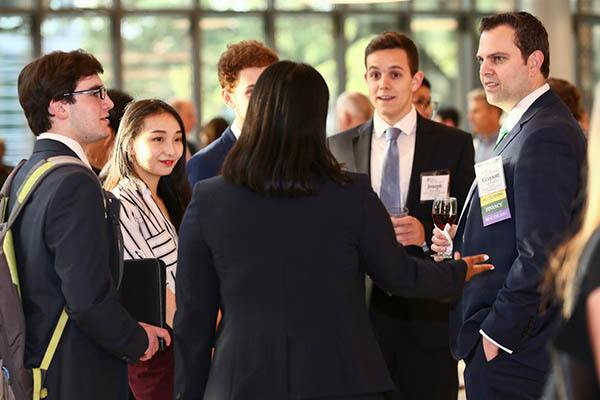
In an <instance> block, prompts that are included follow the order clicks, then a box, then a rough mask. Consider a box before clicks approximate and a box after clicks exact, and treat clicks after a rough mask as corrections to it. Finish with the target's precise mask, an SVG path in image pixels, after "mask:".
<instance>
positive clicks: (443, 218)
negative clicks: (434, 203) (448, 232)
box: [432, 211, 456, 231]
mask: <svg viewBox="0 0 600 400" xmlns="http://www.w3.org/2000/svg"><path fill="white" fill-rule="evenodd" d="M432 215H433V223H434V224H435V226H437V227H438V229H439V230H441V231H443V230H444V228H445V227H446V224H450V225H454V222H455V221H456V214H450V215H449V214H436V213H435V211H434V212H433V213H432Z"/></svg>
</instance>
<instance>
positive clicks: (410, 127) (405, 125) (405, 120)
mask: <svg viewBox="0 0 600 400" xmlns="http://www.w3.org/2000/svg"><path fill="white" fill-rule="evenodd" d="M410 107H411V108H410V111H409V112H408V113H407V114H406V115H405V116H404V117H402V119H401V120H400V121H398V122H396V123H395V124H394V127H395V128H398V129H400V130H401V131H402V133H403V134H404V135H407V136H410V135H412V134H413V133H414V132H415V127H416V125H417V110H415V106H413V105H411V106H410ZM389 127H390V125H389V124H388V123H387V122H385V121H384V120H383V118H381V117H380V116H379V114H378V112H377V111H375V114H374V115H373V130H374V134H375V136H376V137H377V138H381V137H382V136H383V133H384V132H385V130H386V129H387V128H389Z"/></svg>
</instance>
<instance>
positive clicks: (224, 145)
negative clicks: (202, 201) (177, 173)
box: [186, 126, 236, 189]
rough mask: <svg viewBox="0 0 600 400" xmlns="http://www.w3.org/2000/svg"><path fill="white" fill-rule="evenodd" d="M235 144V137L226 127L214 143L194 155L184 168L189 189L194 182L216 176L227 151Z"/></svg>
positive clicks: (192, 186)
mask: <svg viewBox="0 0 600 400" xmlns="http://www.w3.org/2000/svg"><path fill="white" fill-rule="evenodd" d="M235 142H236V138H235V135H234V134H233V132H232V131H231V127H230V126H228V127H227V129H225V131H223V134H222V135H221V136H220V137H219V138H218V139H217V140H215V141H214V142H212V143H211V144H209V145H208V146H206V147H205V148H203V149H201V150H200V151H199V152H197V153H196V154H194V155H193V156H192V158H190V160H189V161H188V162H187V165H186V168H187V173H188V179H189V181H190V187H191V188H192V189H193V188H194V185H195V184H196V182H198V181H201V180H203V179H208V178H212V177H213V176H217V175H218V174H219V172H220V171H221V167H222V166H223V161H225V157H226V156H227V153H229V150H231V148H232V147H233V145H234V144H235Z"/></svg>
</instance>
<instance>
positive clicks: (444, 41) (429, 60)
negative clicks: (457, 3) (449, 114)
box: [410, 16, 464, 108]
mask: <svg viewBox="0 0 600 400" xmlns="http://www.w3.org/2000/svg"><path fill="white" fill-rule="evenodd" d="M410 27H411V31H412V34H413V38H414V40H415V42H416V43H417V45H418V47H419V68H420V69H421V70H422V71H423V72H424V73H425V76H426V77H427V79H428V80H429V81H430V82H431V92H432V98H433V100H436V101H438V102H439V103H440V105H441V106H452V107H455V108H461V106H462V103H463V102H464V99H463V98H462V97H464V96H463V94H462V91H461V87H460V83H459V81H458V79H457V78H458V69H459V65H458V62H459V61H458V37H457V32H458V21H457V20H456V19H455V18H452V17H432V16H418V17H414V18H413V19H412V21H411V24H410Z"/></svg>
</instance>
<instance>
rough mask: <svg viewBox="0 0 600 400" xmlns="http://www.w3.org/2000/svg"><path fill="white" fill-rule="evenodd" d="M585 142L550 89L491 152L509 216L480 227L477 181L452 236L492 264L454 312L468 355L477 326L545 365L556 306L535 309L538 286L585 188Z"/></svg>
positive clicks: (454, 334) (459, 344)
mask: <svg viewBox="0 0 600 400" xmlns="http://www.w3.org/2000/svg"><path fill="white" fill-rule="evenodd" d="M585 149H586V143H585V139H584V136H583V133H582V131H581V129H580V128H579V124H578V123H577V121H575V119H573V116H572V115H571V113H570V112H569V109H568V108H567V107H566V105H565V104H564V103H563V102H562V101H561V100H560V99H559V97H558V96H557V95H556V93H555V92H554V91H553V90H550V91H548V92H546V93H544V94H543V95H542V96H541V97H539V98H538V99H537V100H536V101H535V102H534V103H533V104H532V105H531V107H529V109H528V110H527V112H526V113H525V114H524V115H523V116H522V117H521V119H520V120H519V122H518V123H517V125H515V127H514V128H513V129H512V130H511V131H510V132H509V133H508V134H507V135H506V136H505V138H504V139H503V140H502V142H500V144H499V146H498V147H497V148H496V150H495V151H494V154H493V156H497V155H501V156H502V163H503V166H504V176H505V179H506V193H507V196H508V205H509V207H510V212H511V215H512V218H511V219H508V220H504V221H501V222H498V223H495V224H493V225H489V226H487V227H484V226H483V222H482V217H481V206H480V203H479V192H478V190H477V186H476V184H475V183H474V184H473V187H472V188H471V191H470V192H469V195H470V197H469V198H468V202H467V207H466V208H465V213H464V215H463V216H462V218H461V220H460V223H459V228H458V231H457V234H456V240H455V246H456V248H457V250H460V251H461V252H462V254H464V255H470V254H477V253H486V254H488V255H489V256H490V263H492V264H494V266H495V267H496V268H495V270H493V271H488V272H485V273H483V274H481V275H479V276H476V277H474V278H473V279H472V280H471V281H470V282H469V283H468V285H467V286H465V290H464V292H463V295H462V298H461V299H460V300H459V301H458V303H457V304H456V305H455V306H454V309H453V311H452V314H451V321H450V325H451V348H452V352H453V355H454V356H455V357H456V358H457V359H460V358H465V357H467V356H468V355H469V353H470V352H471V351H472V350H473V347H474V346H475V344H476V343H477V341H478V340H479V338H480V334H479V333H478V332H479V329H483V331H484V332H485V333H486V334H487V335H488V336H490V337H491V338H492V339H494V341H496V342H497V343H499V344H501V345H503V346H505V347H507V348H509V349H511V350H513V351H514V353H513V355H512V357H513V358H514V359H516V360H517V361H520V362H522V363H524V364H526V365H529V366H531V367H533V368H536V369H538V370H540V371H546V370H547V369H548V365H549V360H548V354H547V353H546V351H545V345H546V343H547V340H548V339H549V338H550V337H551V335H552V334H553V331H554V329H553V327H554V325H555V323H556V322H557V318H556V317H557V316H558V314H557V313H558V310H557V309H556V308H555V307H553V308H550V309H549V310H547V311H545V312H540V310H539V308H540V295H539V291H538V288H539V284H540V279H541V276H542V272H543V269H544V267H545V265H546V261H547V257H546V254H547V252H548V251H549V250H550V249H552V248H553V246H554V245H556V242H557V240H559V239H561V236H562V235H564V233H565V231H566V230H567V226H568V224H569V222H570V221H571V219H572V217H573V214H574V211H573V208H572V205H573V203H574V201H575V199H576V197H577V196H578V194H579V191H580V189H581V187H582V184H583V182H582V179H581V175H580V171H581V168H582V167H583V165H584V158H585Z"/></svg>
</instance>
